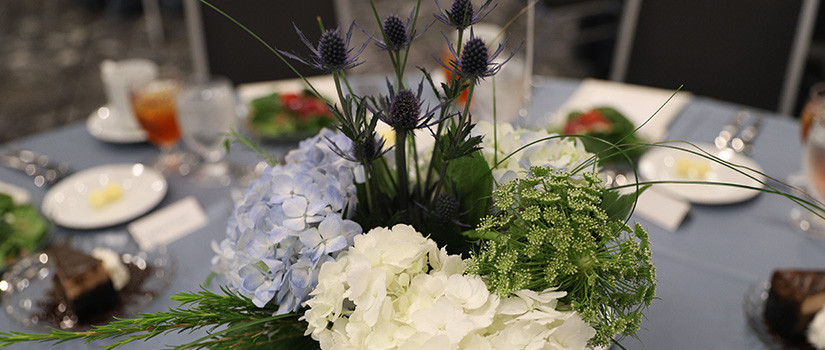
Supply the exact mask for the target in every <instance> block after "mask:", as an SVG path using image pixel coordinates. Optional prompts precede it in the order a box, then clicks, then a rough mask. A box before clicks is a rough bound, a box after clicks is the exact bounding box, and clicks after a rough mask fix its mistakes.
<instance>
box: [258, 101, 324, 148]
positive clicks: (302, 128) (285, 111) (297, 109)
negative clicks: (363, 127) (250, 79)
mask: <svg viewBox="0 0 825 350" xmlns="http://www.w3.org/2000/svg"><path fill="white" fill-rule="evenodd" d="M250 107H251V108H250V114H251V117H250V127H251V129H252V130H253V131H255V132H256V133H258V134H259V135H261V136H263V137H266V138H283V137H287V138H293V137H295V138H302V137H307V136H311V135H314V134H317V133H318V132H319V131H320V130H321V129H322V128H325V127H332V126H333V125H335V123H336V120H335V117H334V116H333V115H332V112H330V111H329V109H328V108H327V105H326V102H324V100H322V99H320V98H318V97H316V96H315V95H313V94H311V93H310V92H308V91H301V92H298V93H273V94H270V95H267V96H263V97H259V98H256V99H254V100H252V102H251V103H250Z"/></svg>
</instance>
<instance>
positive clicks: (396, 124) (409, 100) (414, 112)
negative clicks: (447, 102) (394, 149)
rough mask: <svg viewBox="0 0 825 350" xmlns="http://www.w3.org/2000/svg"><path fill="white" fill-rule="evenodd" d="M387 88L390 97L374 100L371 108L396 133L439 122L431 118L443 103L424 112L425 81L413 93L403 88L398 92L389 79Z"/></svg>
mask: <svg viewBox="0 0 825 350" xmlns="http://www.w3.org/2000/svg"><path fill="white" fill-rule="evenodd" d="M387 89H388V90H389V93H390V95H389V97H383V98H379V99H378V100H377V101H376V100H373V106H370V110H371V112H372V113H373V114H375V115H377V116H378V118H379V119H381V121H383V122H384V123H387V125H389V126H391V127H392V128H393V130H395V132H396V133H401V132H403V133H408V132H410V131H413V130H415V129H418V128H423V127H427V126H430V125H432V124H434V123H437V121H436V122H431V120H432V118H433V116H434V114H435V111H436V110H438V109H439V108H441V106H443V103H442V104H439V105H438V106H436V107H435V108H432V109H430V110H427V111H425V112H423V113H422V109H421V105H422V103H423V102H422V101H421V93H422V91H423V89H424V85H423V82H422V83H420V84H418V93H413V92H412V90H410V89H402V90H400V91H398V92H397V93H396V92H395V89H394V88H393V87H392V84H390V82H389V81H387Z"/></svg>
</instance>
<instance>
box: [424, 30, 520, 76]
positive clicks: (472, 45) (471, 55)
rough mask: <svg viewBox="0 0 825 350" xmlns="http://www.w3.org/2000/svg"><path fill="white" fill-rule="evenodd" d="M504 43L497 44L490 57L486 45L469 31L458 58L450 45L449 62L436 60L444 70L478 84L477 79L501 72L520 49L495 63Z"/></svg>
mask: <svg viewBox="0 0 825 350" xmlns="http://www.w3.org/2000/svg"><path fill="white" fill-rule="evenodd" d="M445 38H446V36H445ZM448 41H449V40H448ZM506 43H507V41H506V40H505V42H504V43H501V44H499V45H498V48H497V49H496V51H495V52H493V54H492V55H490V54H489V52H488V50H487V44H485V43H484V40H481V38H478V37H476V36H475V34H473V32H472V30H471V31H470V39H469V40H467V42H466V43H464V47H463V48H462V50H461V57H459V55H458V53H456V51H455V49H453V46H452V45H448V46H449V48H450V53H452V56H453V57H452V59H451V60H450V62H449V63H444V61H442V60H441V59H439V58H436V60H438V62H439V63H441V65H442V66H443V67H444V68H447V69H448V70H450V71H451V72H453V74H457V75H459V76H460V77H462V78H464V79H466V80H469V81H473V82H475V83H478V81H479V79H483V78H486V77H490V76H493V75H495V74H496V73H498V71H499V70H501V67H502V66H504V64H505V63H507V62H508V61H510V59H512V58H513V56H514V55H515V54H516V51H518V50H519V49H520V48H521V45H519V47H518V48H516V49H515V50H513V52H511V53H510V56H509V57H507V58H506V59H505V60H503V61H501V62H495V60H496V58H498V55H500V54H501V52H502V51H503V50H504V45H505V44H506Z"/></svg>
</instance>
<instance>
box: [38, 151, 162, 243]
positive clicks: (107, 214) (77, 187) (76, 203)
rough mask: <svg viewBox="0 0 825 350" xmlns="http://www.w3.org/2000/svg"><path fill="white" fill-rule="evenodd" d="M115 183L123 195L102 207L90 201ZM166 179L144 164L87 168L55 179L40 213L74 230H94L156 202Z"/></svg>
mask: <svg viewBox="0 0 825 350" xmlns="http://www.w3.org/2000/svg"><path fill="white" fill-rule="evenodd" d="M112 183H114V184H118V185H120V187H121V188H122V190H123V191H122V192H123V194H122V195H121V196H120V198H118V199H115V200H113V201H112V202H111V203H109V204H106V205H104V206H103V207H101V208H95V207H93V206H92V205H91V203H90V201H89V195H90V193H91V192H92V191H96V190H100V189H103V188H105V187H106V186H107V185H109V184H112ZM167 189H168V185H167V183H166V179H165V178H164V177H163V175H161V174H160V173H159V172H158V171H157V170H154V169H152V168H149V167H145V166H143V164H112V165H102V166H99V167H95V168H91V169H87V170H84V171H81V172H79V173H76V174H74V175H71V176H69V177H67V178H66V179H64V180H62V181H60V182H58V183H57V184H56V185H55V186H54V187H52V188H51V189H50V190H49V192H47V193H46V197H45V198H44V199H43V214H44V215H46V216H47V217H49V218H50V219H51V220H53V221H54V223H56V224H58V225H60V226H64V227H68V228H74V229H95V228H102V227H107V226H113V225H117V224H120V223H124V222H127V221H129V220H132V219H134V218H136V217H138V216H140V215H142V214H144V213H146V212H148V211H149V210H151V209H152V208H154V207H155V206H157V205H158V203H160V201H161V200H163V197H164V196H165V195H166V191H167Z"/></svg>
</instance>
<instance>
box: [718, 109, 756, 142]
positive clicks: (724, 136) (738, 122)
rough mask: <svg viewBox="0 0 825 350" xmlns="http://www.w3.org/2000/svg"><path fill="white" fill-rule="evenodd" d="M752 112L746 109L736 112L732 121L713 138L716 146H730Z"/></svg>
mask: <svg viewBox="0 0 825 350" xmlns="http://www.w3.org/2000/svg"><path fill="white" fill-rule="evenodd" d="M749 116H750V113H748V111H746V110H741V111H739V112H737V113H736V115H735V116H734V117H733V119H731V121H730V122H729V123H728V124H727V125H725V126H724V127H722V131H720V132H719V135H717V136H716V138H714V139H713V144H714V145H716V148H717V149H719V150H724V149H726V148H729V145H730V142H731V140H732V139H733V136H735V135H736V134H737V133H738V132H739V128H740V127H742V124H744V123H745V120H746V119H748V117H749Z"/></svg>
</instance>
